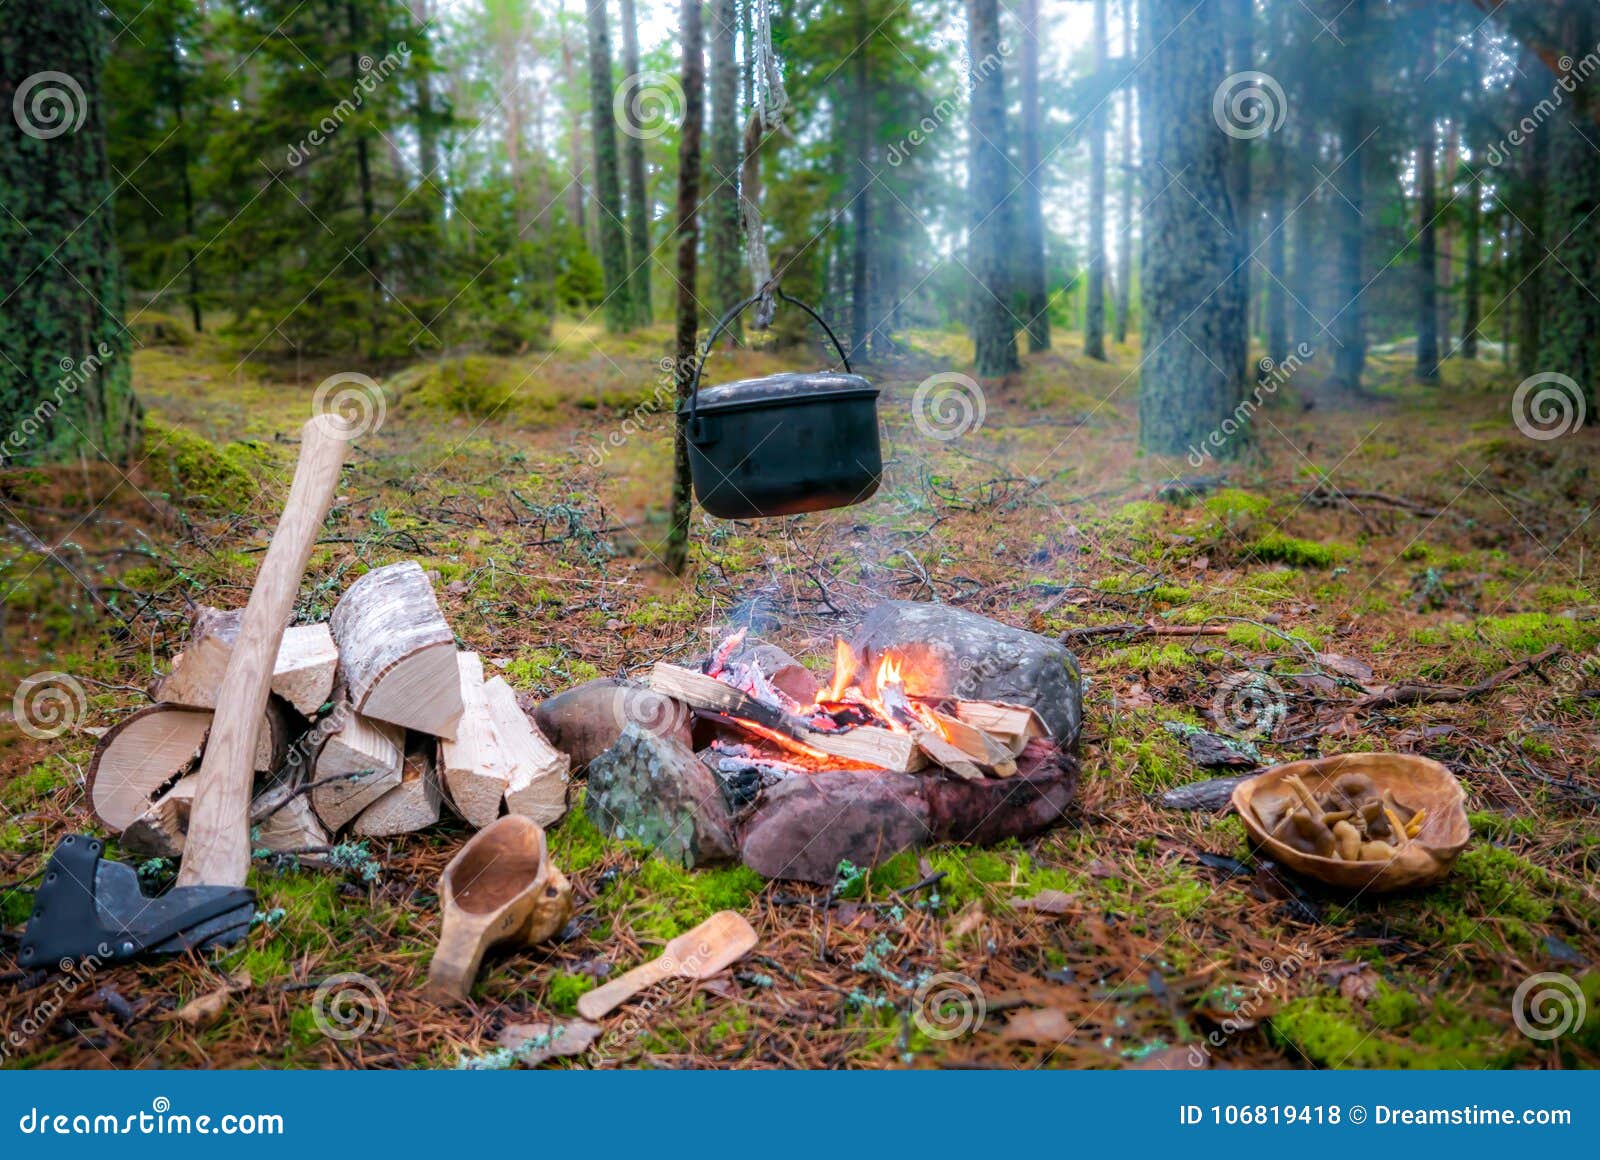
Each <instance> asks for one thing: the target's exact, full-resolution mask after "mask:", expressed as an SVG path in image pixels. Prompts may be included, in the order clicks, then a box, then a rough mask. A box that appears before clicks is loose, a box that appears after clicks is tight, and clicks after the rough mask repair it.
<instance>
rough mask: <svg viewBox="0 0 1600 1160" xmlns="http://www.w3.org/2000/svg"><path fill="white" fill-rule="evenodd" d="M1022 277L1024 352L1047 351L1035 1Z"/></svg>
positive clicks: (1027, 6) (1027, 24)
mask: <svg viewBox="0 0 1600 1160" xmlns="http://www.w3.org/2000/svg"><path fill="white" fill-rule="evenodd" d="M1018 16H1019V18H1020V20H1021V23H1022V141H1021V150H1022V237H1021V242H1022V246H1021V248H1022V254H1021V258H1020V260H1019V262H1018V265H1019V274H1020V276H1021V279H1022V308H1023V321H1024V323H1025V324H1026V330H1027V335H1028V350H1029V352H1030V353H1034V352H1037V351H1041V350H1049V349H1050V291H1049V284H1048V281H1047V279H1046V276H1045V254H1044V204H1043V199H1042V198H1041V197H1040V195H1039V182H1040V180H1041V179H1042V178H1043V174H1042V173H1041V172H1040V166H1041V164H1042V152H1043V151H1042V149H1041V147H1040V144H1039V118H1040V117H1041V115H1042V114H1043V109H1042V108H1041V107H1040V101H1039V0H1022V3H1021V6H1020V9H1019V12H1018Z"/></svg>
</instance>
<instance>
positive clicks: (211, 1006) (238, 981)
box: [172, 971, 253, 1031]
mask: <svg viewBox="0 0 1600 1160" xmlns="http://www.w3.org/2000/svg"><path fill="white" fill-rule="evenodd" d="M252 982H253V980H252V979H251V978H250V972H249V971H240V972H239V973H238V974H237V975H235V976H234V977H233V978H232V979H230V980H229V981H228V982H226V983H224V984H223V985H222V986H220V987H218V988H217V989H216V990H215V991H207V992H206V993H205V994H204V995H201V996H199V997H198V998H194V999H190V1000H189V1001H188V1002H187V1003H185V1004H184V1005H183V1006H182V1007H179V1008H178V1009H177V1010H176V1011H174V1012H173V1013H172V1018H173V1019H176V1020H177V1021H178V1022H180V1023H182V1024H184V1025H186V1026H188V1027H192V1028H193V1029H194V1030H196V1031H199V1030H202V1029H203V1028H206V1027H210V1026H211V1025H212V1024H213V1023H215V1022H216V1021H217V1020H218V1019H220V1018H222V1013H223V1012H224V1011H226V1010H227V1009H228V996H230V995H232V994H234V993H235V992H236V991H248V990H249V989H250V987H251V985H252Z"/></svg>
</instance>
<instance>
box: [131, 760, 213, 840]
mask: <svg viewBox="0 0 1600 1160" xmlns="http://www.w3.org/2000/svg"><path fill="white" fill-rule="evenodd" d="M199 784H200V781H199V779H198V778H196V777H195V776H194V775H193V774H190V775H189V776H187V777H183V778H180V779H179V780H178V784H177V785H175V786H173V787H172V788H171V789H169V790H168V791H167V792H166V793H164V794H162V795H161V796H160V797H158V798H157V799H156V803H155V805H153V806H151V807H150V808H149V809H148V810H146V811H145V812H144V813H143V814H141V815H140V816H139V817H137V818H135V819H134V820H133V821H132V822H131V823H129V825H128V828H127V829H125V830H123V831H122V836H121V838H120V839H119V840H120V842H121V844H122V848H123V849H124V850H126V851H128V852H129V853H130V854H138V855H140V856H141V857H145V858H179V857H182V856H183V840H184V838H185V836H187V834H188V833H189V807H190V806H191V805H193V804H194V791H195V789H196V788H197V787H198V786H199Z"/></svg>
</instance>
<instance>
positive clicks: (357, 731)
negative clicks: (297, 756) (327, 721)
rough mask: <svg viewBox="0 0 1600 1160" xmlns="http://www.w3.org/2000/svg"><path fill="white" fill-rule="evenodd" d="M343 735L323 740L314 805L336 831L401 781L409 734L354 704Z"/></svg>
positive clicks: (339, 710)
mask: <svg viewBox="0 0 1600 1160" xmlns="http://www.w3.org/2000/svg"><path fill="white" fill-rule="evenodd" d="M334 712H335V713H342V714H343V715H344V724H343V726H342V727H341V728H340V729H339V731H338V732H337V733H334V734H332V735H331V736H329V738H328V739H327V741H325V742H323V745H322V752H321V753H319V754H318V755H317V767H316V772H315V773H314V774H313V775H312V782H313V788H312V790H311V804H312V807H313V808H314V809H315V810H316V812H317V817H319V818H321V819H322V821H323V823H324V824H326V825H327V827H328V829H330V830H338V829H339V827H341V826H343V825H344V824H345V823H346V822H348V821H350V820H351V819H352V818H354V817H355V816H356V815H357V814H359V813H360V812H361V811H362V810H364V809H366V808H367V807H368V806H369V805H371V804H372V803H373V802H375V801H377V800H378V799H379V798H380V797H382V796H383V795H384V794H386V793H388V792H389V791H390V790H392V789H394V788H395V786H397V785H399V784H400V769H401V766H402V764H403V761H404V755H405V743H406V736H405V731H404V730H403V729H401V728H400V727H399V726H397V725H391V724H389V723H388V722H386V721H374V720H372V719H371V718H370V717H365V716H363V715H362V714H360V713H357V712H356V711H355V710H353V709H351V708H350V707H349V706H348V704H346V705H342V706H340V707H339V708H337V709H335V710H334Z"/></svg>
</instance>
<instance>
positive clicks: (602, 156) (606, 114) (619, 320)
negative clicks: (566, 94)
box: [586, 0, 633, 333]
mask: <svg viewBox="0 0 1600 1160" xmlns="http://www.w3.org/2000/svg"><path fill="white" fill-rule="evenodd" d="M586 2H587V4H588V6H589V7H588V25H589V113H590V118H591V121H592V125H591V129H592V130H593V133H594V183H595V195H596V199H597V201H598V205H599V210H600V214H599V216H600V270H601V272H602V274H603V275H604V279H605V294H606V297H605V304H604V310H605V319H606V329H607V330H609V331H611V332H612V333H618V332H620V331H624V330H627V329H628V328H629V327H630V326H631V325H632V323H633V303H632V301H631V300H630V298H629V296H628V291H629V285H628V239H627V235H626V233H625V232H624V230H623V224H622V178H621V174H620V172H619V168H618V164H617V125H616V119H615V117H616V114H615V112H614V111H613V102H612V97H613V90H612V82H611V33H610V31H609V30H608V29H607V26H606V3H605V0H586Z"/></svg>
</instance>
